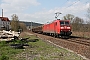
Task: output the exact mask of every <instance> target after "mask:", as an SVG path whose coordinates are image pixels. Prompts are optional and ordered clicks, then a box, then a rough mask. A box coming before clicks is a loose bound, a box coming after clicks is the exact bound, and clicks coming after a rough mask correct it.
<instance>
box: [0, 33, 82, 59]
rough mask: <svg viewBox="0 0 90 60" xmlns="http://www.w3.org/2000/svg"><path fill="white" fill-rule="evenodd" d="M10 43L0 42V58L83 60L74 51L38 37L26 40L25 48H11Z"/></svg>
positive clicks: (24, 36)
mask: <svg viewBox="0 0 90 60" xmlns="http://www.w3.org/2000/svg"><path fill="white" fill-rule="evenodd" d="M22 37H23V38H26V37H30V38H29V40H33V39H38V38H37V37H35V36H33V35H26V34H24V35H23V36H22ZM12 43H13V42H9V43H6V42H0V60H83V59H82V58H81V57H80V56H77V55H76V54H75V53H72V52H69V51H67V50H65V49H62V48H58V47H55V46H53V45H51V44H49V43H46V42H44V41H42V40H40V39H38V41H36V42H28V44H29V46H28V47H25V49H14V48H11V47H10V45H9V44H12ZM14 43H20V42H18V41H16V42H14Z"/></svg>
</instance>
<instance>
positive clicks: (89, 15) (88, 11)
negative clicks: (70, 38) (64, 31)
mask: <svg viewBox="0 0 90 60" xmlns="http://www.w3.org/2000/svg"><path fill="white" fill-rule="evenodd" d="M87 17H88V19H89V20H90V4H89V8H88V10H87Z"/></svg>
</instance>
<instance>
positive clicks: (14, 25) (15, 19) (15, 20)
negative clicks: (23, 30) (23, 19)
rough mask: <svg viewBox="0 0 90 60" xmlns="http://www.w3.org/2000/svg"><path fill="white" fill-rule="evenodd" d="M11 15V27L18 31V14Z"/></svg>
mask: <svg viewBox="0 0 90 60" xmlns="http://www.w3.org/2000/svg"><path fill="white" fill-rule="evenodd" d="M11 17H12V21H11V29H12V30H14V31H18V29H19V20H18V16H17V15H16V14H13V15H12V16H11Z"/></svg>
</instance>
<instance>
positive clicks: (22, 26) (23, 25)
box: [19, 23, 27, 31]
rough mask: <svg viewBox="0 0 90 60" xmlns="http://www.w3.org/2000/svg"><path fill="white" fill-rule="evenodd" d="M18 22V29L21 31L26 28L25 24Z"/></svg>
mask: <svg viewBox="0 0 90 60" xmlns="http://www.w3.org/2000/svg"><path fill="white" fill-rule="evenodd" d="M19 24H20V29H22V30H23V31H25V30H27V28H26V25H25V24H24V23H19Z"/></svg>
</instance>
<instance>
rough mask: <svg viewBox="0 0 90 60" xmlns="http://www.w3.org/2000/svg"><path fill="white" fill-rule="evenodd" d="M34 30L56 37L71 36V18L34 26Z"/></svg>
mask: <svg viewBox="0 0 90 60" xmlns="http://www.w3.org/2000/svg"><path fill="white" fill-rule="evenodd" d="M32 31H33V32H36V33H42V34H47V35H51V36H54V37H59V36H61V37H63V36H70V35H71V34H72V32H71V26H70V20H60V19H57V20H54V21H53V22H52V23H49V24H44V25H42V26H38V27H34V28H32Z"/></svg>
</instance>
